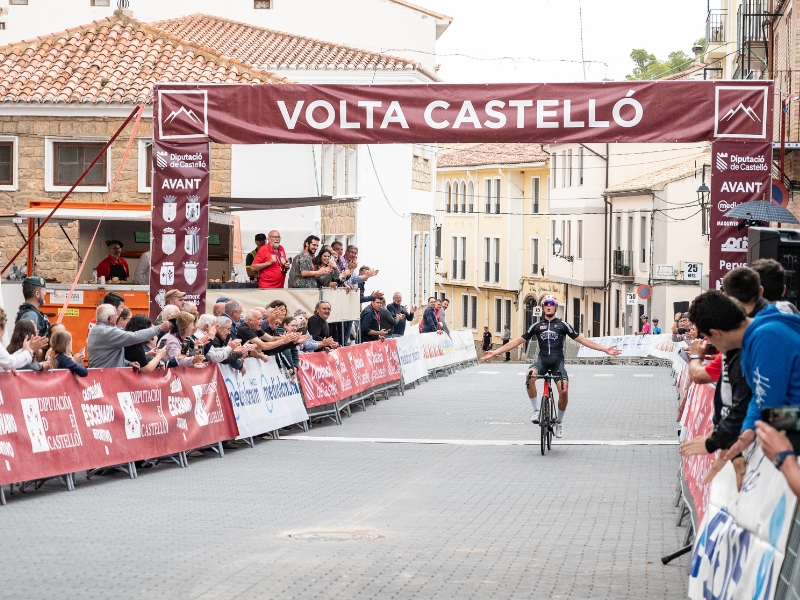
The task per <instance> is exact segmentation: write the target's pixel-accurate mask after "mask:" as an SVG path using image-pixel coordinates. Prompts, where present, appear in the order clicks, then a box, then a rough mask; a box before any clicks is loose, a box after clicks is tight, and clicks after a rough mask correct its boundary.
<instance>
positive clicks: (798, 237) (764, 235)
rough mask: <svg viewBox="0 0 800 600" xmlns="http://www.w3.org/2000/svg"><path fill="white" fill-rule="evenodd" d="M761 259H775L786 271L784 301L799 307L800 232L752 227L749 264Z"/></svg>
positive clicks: (748, 248) (748, 247) (748, 252)
mask: <svg viewBox="0 0 800 600" xmlns="http://www.w3.org/2000/svg"><path fill="white" fill-rule="evenodd" d="M759 258H774V259H775V260H777V261H778V262H779V263H781V265H782V266H783V268H784V270H785V271H786V295H785V296H784V297H783V299H784V300H788V301H789V302H792V303H793V304H794V305H795V306H796V305H797V301H798V299H800V273H798V266H800V230H797V229H773V228H771V227H751V228H750V233H749V237H748V243H747V264H749V265H752V264H753V263H754V262H755V261H757V260H758V259H759Z"/></svg>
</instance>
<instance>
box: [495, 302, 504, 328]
mask: <svg viewBox="0 0 800 600" xmlns="http://www.w3.org/2000/svg"><path fill="white" fill-rule="evenodd" d="M494 330H495V332H496V333H503V300H502V298H495V299H494Z"/></svg>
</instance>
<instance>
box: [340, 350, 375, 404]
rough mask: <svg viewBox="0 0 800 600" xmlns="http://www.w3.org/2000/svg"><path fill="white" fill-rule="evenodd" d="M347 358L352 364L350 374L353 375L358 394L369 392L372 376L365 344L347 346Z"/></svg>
mask: <svg viewBox="0 0 800 600" xmlns="http://www.w3.org/2000/svg"><path fill="white" fill-rule="evenodd" d="M346 349H347V352H346V353H345V358H346V359H347V362H348V363H349V364H350V372H351V373H352V374H353V382H354V384H355V390H356V393H357V394H360V393H361V392H365V391H367V390H368V389H369V388H371V387H372V376H371V375H370V372H369V368H370V367H369V361H367V357H366V355H365V353H364V348H363V344H358V345H356V346H347V348H346Z"/></svg>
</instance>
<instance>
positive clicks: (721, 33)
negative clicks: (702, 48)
mask: <svg viewBox="0 0 800 600" xmlns="http://www.w3.org/2000/svg"><path fill="white" fill-rule="evenodd" d="M727 20H728V11H726V10H710V11H708V17H707V18H706V48H707V47H708V45H709V44H724V43H725V42H727V41H728V39H727V34H728V32H727V31H726V28H727Z"/></svg>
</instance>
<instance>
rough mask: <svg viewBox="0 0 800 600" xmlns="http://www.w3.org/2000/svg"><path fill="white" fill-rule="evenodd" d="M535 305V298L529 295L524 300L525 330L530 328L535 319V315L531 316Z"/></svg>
mask: <svg viewBox="0 0 800 600" xmlns="http://www.w3.org/2000/svg"><path fill="white" fill-rule="evenodd" d="M535 307H536V299H535V298H533V297H531V298H528V299H527V300H525V331H528V329H530V328H531V325H533V324H534V323H535V322H536V321H534V319H535V318H536V317H534V316H533V309H534V308H535Z"/></svg>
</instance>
